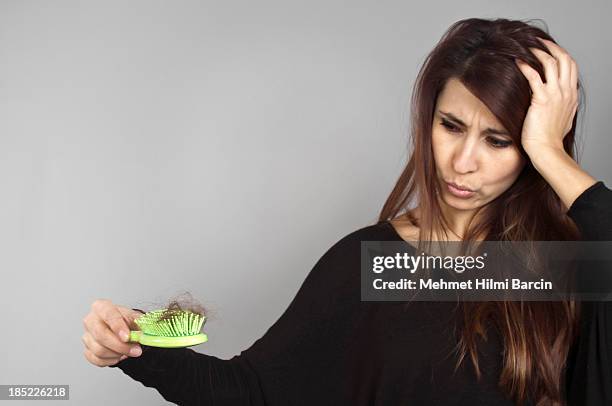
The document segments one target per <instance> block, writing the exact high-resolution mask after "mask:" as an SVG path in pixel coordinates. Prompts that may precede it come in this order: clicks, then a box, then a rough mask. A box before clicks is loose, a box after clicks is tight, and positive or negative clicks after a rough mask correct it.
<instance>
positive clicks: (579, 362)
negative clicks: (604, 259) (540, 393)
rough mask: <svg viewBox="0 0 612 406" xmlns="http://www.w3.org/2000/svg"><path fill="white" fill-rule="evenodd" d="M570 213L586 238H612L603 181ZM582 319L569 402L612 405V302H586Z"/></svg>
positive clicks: (611, 198) (611, 210)
mask: <svg viewBox="0 0 612 406" xmlns="http://www.w3.org/2000/svg"><path fill="white" fill-rule="evenodd" d="M568 215H569V216H570V217H571V218H572V220H574V222H575V223H576V225H577V226H578V228H579V229H580V231H581V233H582V236H583V239H584V240H587V241H612V190H610V189H609V188H607V187H606V186H605V184H604V183H603V182H602V181H598V182H597V183H595V184H594V185H592V186H590V187H589V188H588V189H586V190H585V191H584V192H583V193H582V194H581V195H580V196H579V197H578V198H577V199H576V201H575V202H574V203H573V204H572V206H571V207H570V210H569V211H568ZM611 271H612V270H611ZM580 319H581V323H580V330H579V336H578V340H577V342H576V345H575V348H574V351H575V352H574V354H573V356H572V357H571V358H570V362H569V365H568V382H567V390H568V400H569V404H570V405H604V404H612V302H582V303H581V312H580Z"/></svg>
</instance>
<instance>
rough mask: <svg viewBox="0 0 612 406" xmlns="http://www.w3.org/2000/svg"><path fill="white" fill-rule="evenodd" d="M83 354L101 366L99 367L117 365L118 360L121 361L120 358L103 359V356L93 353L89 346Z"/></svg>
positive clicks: (88, 359)
mask: <svg viewBox="0 0 612 406" xmlns="http://www.w3.org/2000/svg"><path fill="white" fill-rule="evenodd" d="M83 355H84V356H85V358H86V359H87V361H89V362H91V363H92V364H94V365H96V366H99V367H107V366H109V365H115V364H116V363H117V362H119V361H120V359H114V360H111V359H101V358H99V357H97V356H96V355H95V354H93V353H92V352H91V351H89V350H88V349H87V348H85V349H84V350H83ZM124 359H125V358H124Z"/></svg>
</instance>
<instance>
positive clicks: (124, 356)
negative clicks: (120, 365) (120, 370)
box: [119, 355, 128, 361]
mask: <svg viewBox="0 0 612 406" xmlns="http://www.w3.org/2000/svg"><path fill="white" fill-rule="evenodd" d="M127 357H128V356H127V355H122V356H121V358H119V361H123V360H124V359H126V358H127Z"/></svg>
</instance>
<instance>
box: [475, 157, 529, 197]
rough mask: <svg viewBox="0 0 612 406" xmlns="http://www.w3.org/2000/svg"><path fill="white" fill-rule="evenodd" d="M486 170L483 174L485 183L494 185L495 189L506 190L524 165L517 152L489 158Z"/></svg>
mask: <svg viewBox="0 0 612 406" xmlns="http://www.w3.org/2000/svg"><path fill="white" fill-rule="evenodd" d="M488 161H489V165H487V170H485V171H484V172H483V174H484V176H486V178H487V183H490V184H494V185H495V186H496V188H500V189H506V188H508V187H509V186H510V185H511V184H512V183H513V182H514V181H515V180H516V178H517V177H518V175H519V174H520V173H521V170H522V169H523V166H524V165H525V163H524V161H523V159H522V158H521V156H520V155H519V154H518V152H516V153H515V152H513V151H512V152H508V153H507V154H496V156H492V157H490V159H489V160H488Z"/></svg>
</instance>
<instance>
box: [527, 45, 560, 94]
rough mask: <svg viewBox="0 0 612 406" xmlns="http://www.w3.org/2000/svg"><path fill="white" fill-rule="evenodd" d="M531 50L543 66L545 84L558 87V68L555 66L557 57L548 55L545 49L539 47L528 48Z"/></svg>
mask: <svg viewBox="0 0 612 406" xmlns="http://www.w3.org/2000/svg"><path fill="white" fill-rule="evenodd" d="M529 49H530V50H531V52H532V53H533V54H534V55H535V56H536V58H538V59H539V60H540V62H541V63H542V66H544V76H545V79H546V86H547V87H552V88H558V87H559V68H558V66H557V63H558V62H557V59H555V57H554V56H551V55H549V54H548V53H546V52H545V51H542V50H541V49H539V48H529Z"/></svg>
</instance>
